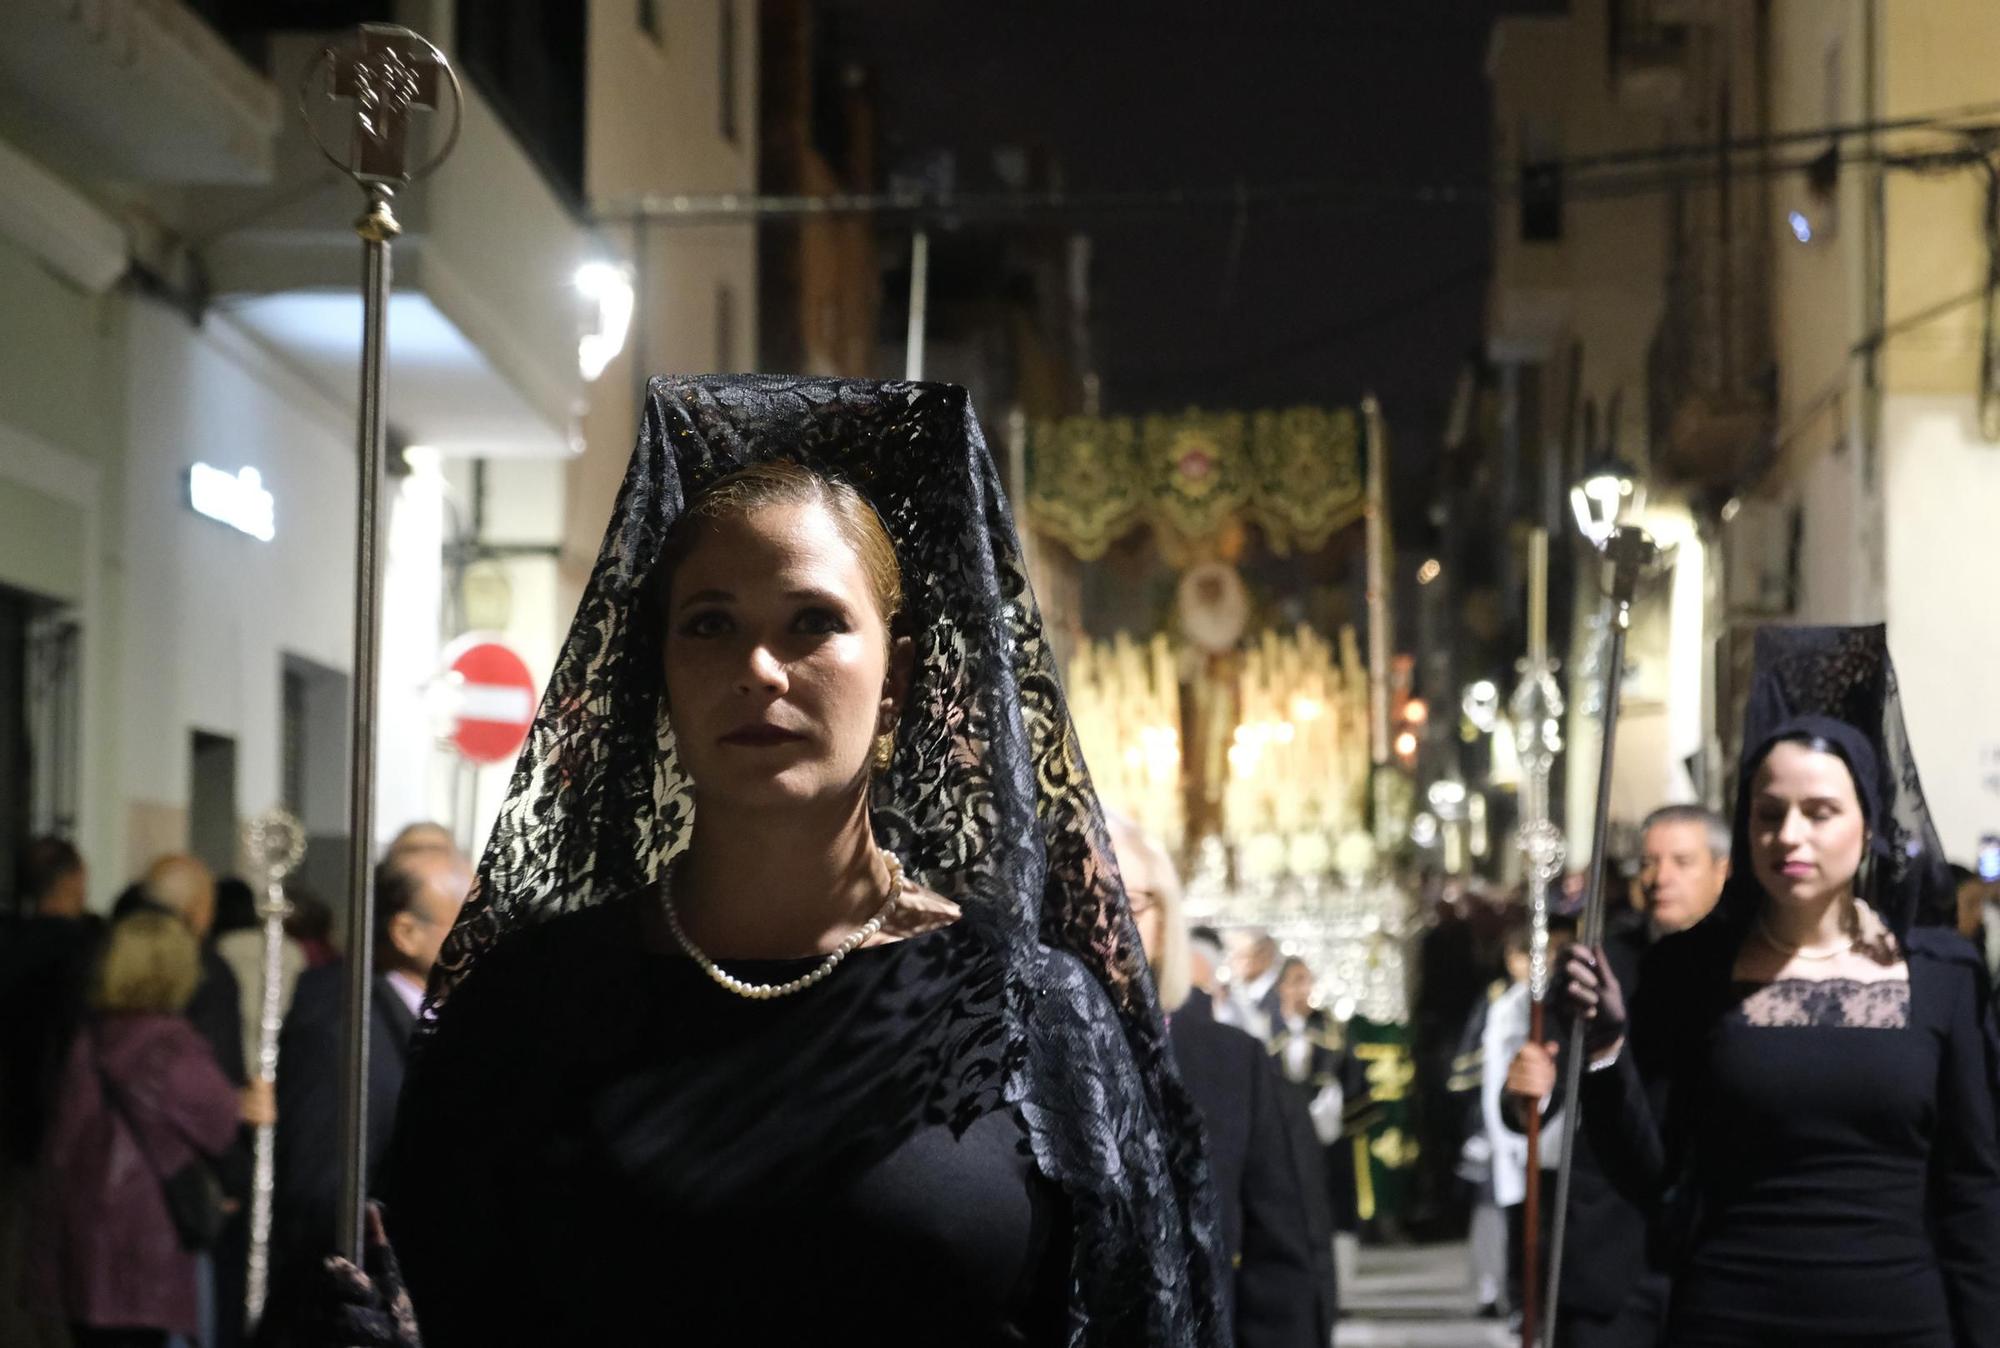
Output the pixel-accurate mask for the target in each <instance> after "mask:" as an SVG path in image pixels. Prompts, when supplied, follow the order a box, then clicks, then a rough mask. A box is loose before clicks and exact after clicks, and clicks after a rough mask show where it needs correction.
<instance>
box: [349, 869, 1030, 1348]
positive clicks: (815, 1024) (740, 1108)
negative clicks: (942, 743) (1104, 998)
mask: <svg viewBox="0 0 2000 1348" xmlns="http://www.w3.org/2000/svg"><path fill="white" fill-rule="evenodd" d="M650 901H651V900H650V899H647V900H627V901H623V902H615V903H611V904H607V905H605V906H603V907H601V908H597V909H592V910H589V911H587V912H584V913H580V914H577V915H574V916H571V917H565V918H560V919H557V920H556V921H554V922H551V923H549V924H547V925H545V926H544V927H542V928H539V929H535V930H532V931H529V932H525V933H521V934H519V935H517V936H516V937H515V938H513V939H511V940H509V941H508V942H506V943H503V944H502V945H501V946H500V947H498V948H497V949H496V950H495V951H493V952H492V953H491V954H490V955H489V956H487V957H486V959H485V960H483V961H482V963H481V965H480V968H479V971H478V973H477V974H476V975H475V976H474V977H472V978H470V979H468V980H467V981H466V983H465V985H464V986H463V987H462V988H461V989H459V990H458V991H457V992H456V993H455V994H454V996H453V1002H452V1005H451V1008H450V1012H449V1014H448V1015H446V1016H445V1018H444V1019H443V1020H442V1021H441V1023H440V1024H439V1026H438V1030H437V1033H436V1036H435V1038H434V1039H433V1041H432V1042H431V1044H430V1045H429V1046H428V1047H427V1049H426V1056H425V1057H424V1058H423V1059H422V1060H421V1061H420V1063H419V1064H418V1067H417V1070H416V1072H415V1074H414V1075H413V1076H412V1078H411V1082H410V1089H409V1091H408V1092H407V1093H406V1094H405V1096H404V1100H403V1105H402V1111H401V1115H400V1118H399V1123H398V1132H397V1137H396V1140H395V1142H394V1144H393V1145H392V1147H391V1153H390V1157H389V1162H388V1173H387V1176H386V1179H385V1184H384V1189H385V1198H386V1206H387V1210H388V1222H389V1228H390V1237H391V1242H392V1244H393V1245H394V1246H395V1248H396V1249H397V1251H398V1253H399V1255H400V1257H401V1259H402V1262H403V1268H404V1272H405V1275H406V1278H407V1280H408V1284H409V1288H410V1292H411V1296H412V1299H413V1300H414V1303H415V1306H416V1311H417V1317H418V1320H419V1323H420V1325H421V1327H422V1329H423V1333H424V1339H425V1342H426V1344H427V1345H430V1348H456V1346H457V1345H474V1344H477V1345H482V1346H483V1345H498V1344H515V1343H519V1344H529V1343H533V1344H555V1343H565V1344H567V1343H578V1344H582V1343H592V1344H596V1343H603V1344H613V1343H641V1342H643V1343H649V1344H662V1345H672V1344H689V1345H694V1344H707V1343H712V1342H714V1343H720V1342H734V1343H773V1344H776V1343H812V1342H832V1341H839V1340H841V1339H842V1336H843V1332H846V1333H848V1334H851V1333H853V1332H857V1331H860V1330H863V1329H865V1331H866V1336H867V1341H868V1342H870V1343H872V1344H883V1345H905V1344H907V1345H917V1344H924V1345H929V1344H946V1343H949V1344H955V1345H956V1344H964V1345H987V1344H1016V1343H1020V1344H1042V1343H1054V1342H1057V1341H1059V1338H1060V1335H1059V1327H1060V1321H1061V1319H1062V1316H1063V1313H1064V1308H1065V1305H1066V1294H1067V1288H1068V1276H1069V1255H1070V1242H1069V1228H1068V1221H1067V1213H1066V1208H1065V1205H1064V1202H1063V1197H1062V1193H1061V1191H1060V1190H1059V1189H1057V1188H1056V1186H1054V1185H1053V1184H1050V1183H1049V1182H1048V1181H1046V1180H1044V1179H1043V1178H1042V1177H1041V1176H1040V1174H1039V1173H1038V1171H1037V1170H1036V1168H1035V1166H1034V1163H1033V1162H1032V1160H1031V1159H1030V1157H1029V1156H1028V1154H1027V1148H1026V1144H1025V1137H1024V1132H1023V1129H1022V1127H1021V1124H1020V1122H1019V1121H1018V1119H1017V1117H1016V1114H1015V1112H1014V1110H1012V1109H1011V1108H1009V1107H1008V1106H1007V1105H1006V1104H1005V1103H1004V1102H1003V1101H1002V1099H1001V1088H1002V1085H1003V1082H1004V1080H1005V1078H1006V1072H1005V1070H1004V1064H1003V1062H1002V1060H1001V1059H1002V1054H1003V1051H1004V1050H1003V1047H1002V1045H1003V1043H1004V1039H1003V1036H1002V1033H1001V1022H1000V1017H999V1012H1000V998H1001V997H1002V995H1003V987H1004V983H1003V980H1002V979H1001V977H1000V972H999V971H1000V966H999V963H998V960H997V957H996V956H995V955H994V953H993V952H992V950H991V949H990V948H989V947H988V946H987V945H986V944H985V941H986V938H985V937H984V936H983V935H982V934H981V933H980V932H979V931H978V930H976V929H975V927H974V925H973V924H972V923H971V922H969V921H960V922H958V923H955V924H953V925H952V926H949V927H945V928H943V929H941V930H937V931H933V932H930V933H927V934H925V935H922V936H918V937H915V938H912V939H910V940H907V941H902V942H897V943H892V944H888V945H882V946H875V947H870V948H867V949H863V950H859V951H856V952H855V953H854V954H852V955H850V956H849V957H848V959H847V961H846V962H845V963H844V964H842V965H841V966H840V967H839V969H837V970H836V971H835V972H834V974H833V975H832V976H830V977H829V978H827V979H826V980H825V981H824V982H822V983H820V984H818V985H817V986H815V987H813V988H810V989H808V990H806V991H804V992H802V993H799V994H797V995H795V996H791V997H785V998H777V999H772V1000H768V1001H748V1000H745V999H743V998H740V997H737V996H735V995H734V994H732V993H729V992H726V991H724V990H723V989H721V988H719V987H717V986H716V985H715V984H714V983H713V982H711V981H710V980H709V979H708V978H707V977H706V976H705V975H704V974H703V973H702V972H701V971H700V970H699V969H697V968H696V967H695V966H694V964H693V963H692V962H691V961H689V960H687V959H684V958H681V957H680V956H678V955H677V954H664V953H660V952H658V951H657V950H656V949H655V948H653V944H652V943H651V942H650V941H649V940H648V939H647V930H648V923H647V922H646V921H645V920H643V917H642V914H643V912H644V907H645V905H646V904H647V903H650ZM816 962H817V961H815V960H800V961H759V962H750V961H731V962H730V963H729V965H728V968H729V969H730V971H731V972H732V973H735V974H736V975H738V976H739V977H742V978H746V979H749V980H751V981H753V982H783V981H785V980H787V979H790V978H792V977H796V976H797V975H798V974H799V973H801V972H804V971H805V970H807V969H809V968H811V967H812V965H813V964H815V963H816Z"/></svg>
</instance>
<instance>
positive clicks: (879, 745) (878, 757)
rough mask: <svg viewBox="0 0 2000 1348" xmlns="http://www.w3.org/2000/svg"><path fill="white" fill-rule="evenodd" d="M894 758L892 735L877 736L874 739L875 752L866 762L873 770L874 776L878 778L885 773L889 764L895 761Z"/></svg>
mask: <svg viewBox="0 0 2000 1348" xmlns="http://www.w3.org/2000/svg"><path fill="white" fill-rule="evenodd" d="M895 757H896V737H895V736H894V735H877V736H876V737H875V752H874V754H873V755H872V756H871V757H870V759H869V760H868V765H869V766H870V767H871V768H873V769H874V770H875V773H876V775H877V776H880V775H881V774H882V773H885V772H887V771H888V770H889V764H890V763H892V762H893V761H895Z"/></svg>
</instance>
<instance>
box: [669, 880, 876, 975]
mask: <svg viewBox="0 0 2000 1348" xmlns="http://www.w3.org/2000/svg"><path fill="white" fill-rule="evenodd" d="M882 860H883V861H884V862H886V863H887V864H888V867H889V892H888V894H887V895H886V896H885V897H884V898H883V900H882V906H881V907H880V908H877V909H876V910H875V916H873V917H871V918H869V919H868V920H867V921H866V922H864V923H863V924H862V925H861V926H859V927H856V928H855V929H854V930H853V931H852V932H851V933H849V934H848V937H847V939H846V940H844V941H842V942H841V943H840V944H839V945H837V946H835V947H834V948H833V949H832V951H830V952H829V953H828V954H827V957H826V958H825V959H823V960H821V961H820V962H819V963H818V964H817V965H815V966H814V967H813V968H812V969H811V970H810V971H809V972H807V973H803V974H800V975H799V976H798V977H797V978H794V979H793V980H792V981H791V982H789V983H751V982H747V981H745V980H744V979H741V978H738V977H736V976H735V975H734V974H732V973H729V972H728V971H727V970H725V969H723V968H721V967H719V966H718V965H717V964H716V962H715V961H714V960H712V959H710V958H709V957H708V956H707V955H705V954H703V953H702V951H701V948H700V947H699V946H697V945H696V944H695V943H694V942H693V941H692V940H690V939H689V938H688V934H687V932H686V931H684V930H682V928H681V919H680V915H679V914H678V913H676V912H675V911H674V896H673V888H672V886H671V885H670V884H663V885H661V886H660V910H661V911H662V912H664V913H665V914H666V915H667V930H669V931H671V932H672V933H673V934H674V940H675V941H676V942H677V943H678V944H679V945H680V948H681V949H682V950H683V951H685V952H687V957H688V958H689V959H691V960H693V961H694V962H695V963H696V964H697V965H699V966H700V967H701V971H702V972H703V973H705V974H707V975H708V976H709V977H710V978H712V979H714V980H715V981H716V983H717V984H719V985H720V986H721V987H723V988H724V989H725V990H727V991H729V992H733V993H735V994H736V995H737V996H738V997H747V998H749V999H750V1000H751V1001H756V1002H764V1001H769V1000H771V999H772V998H774V997H789V996H791V995H792V994H793V993H795V992H804V991H805V990H806V989H807V988H809V987H811V986H812V985H813V984H815V983H817V982H819V981H820V980H821V979H823V978H825V977H826V976H827V975H828V974H830V973H832V972H833V971H834V970H835V969H837V968H839V967H840V962H841V961H842V960H844V959H846V958H847V957H848V956H849V955H851V954H853V953H854V952H855V951H856V950H858V949H859V948H860V947H861V946H862V945H864V944H866V943H867V941H868V940H869V939H870V938H871V937H873V936H874V935H875V933H876V932H878V931H880V930H882V924H883V923H884V922H887V921H888V920H889V910H890V909H891V908H893V907H895V906H896V896H897V895H899V894H901V893H902V892H903V863H902V862H901V861H900V860H899V859H898V858H897V856H896V854H895V853H894V852H891V851H889V850H887V849H886V848H885V849H883V851H882Z"/></svg>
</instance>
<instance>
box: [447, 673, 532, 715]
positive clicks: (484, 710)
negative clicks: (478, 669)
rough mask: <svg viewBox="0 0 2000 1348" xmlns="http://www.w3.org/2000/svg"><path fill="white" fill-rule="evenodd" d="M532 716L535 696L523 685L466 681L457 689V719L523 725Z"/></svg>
mask: <svg viewBox="0 0 2000 1348" xmlns="http://www.w3.org/2000/svg"><path fill="white" fill-rule="evenodd" d="M534 715H535V699H534V695H533V694H531V693H530V692H529V691H528V690H527V689H525V688H510V687H508V686H506V685H505V684H497V683H468V684H466V685H464V686H463V687H462V688H460V689H459V701H458V719H459V720H461V721H498V722H500V723H501V724H503V725H526V724H527V723H528V722H529V721H530V720H532V719H534Z"/></svg>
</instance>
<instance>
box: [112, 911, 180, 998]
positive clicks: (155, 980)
mask: <svg viewBox="0 0 2000 1348" xmlns="http://www.w3.org/2000/svg"><path fill="white" fill-rule="evenodd" d="M200 981H201V947H200V946H199V944H197V943H196V941H195V939H194V933H193V932H191V931H189V930H188V928H187V923H185V922H183V921H181V920H180V919H179V918H178V917H175V916H174V915H173V914H171V913H157V912H138V913H134V914H132V915H131V916H130V917H128V918H124V919H122V920H121V921H119V922H117V923H114V924H113V925H112V928H111V934H110V936H108V937H107V938H106V939H105V943H104V955H103V957H102V958H101V959H100V960H99V962H98V966H97V981H96V986H95V987H94V988H93V989H92V991H91V997H90V1005H91V1008H92V1009H93V1010H96V1011H169V1012H178V1011H183V1010H185V1009H186V1008H187V1004H188V1002H189V1001H190V1000H191V999H192V998H193V997H194V989H195V985H196V984H197V983H199V982H200Z"/></svg>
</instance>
